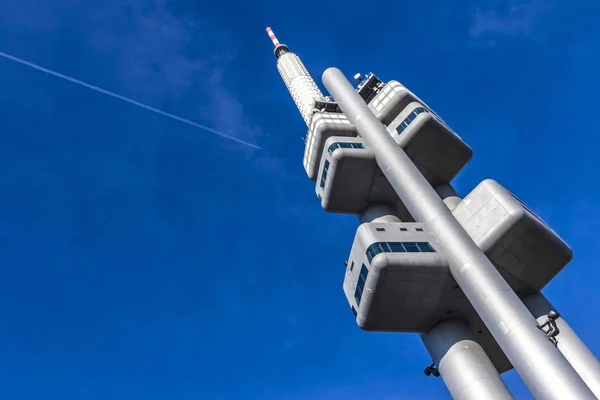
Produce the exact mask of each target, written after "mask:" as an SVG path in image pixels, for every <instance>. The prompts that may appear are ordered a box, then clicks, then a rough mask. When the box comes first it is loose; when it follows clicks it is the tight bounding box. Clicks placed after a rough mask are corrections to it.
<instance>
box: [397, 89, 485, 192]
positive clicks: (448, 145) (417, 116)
mask: <svg viewBox="0 0 600 400" xmlns="http://www.w3.org/2000/svg"><path fill="white" fill-rule="evenodd" d="M388 131H389V132H390V135H391V136H392V137H393V138H394V141H395V142H396V143H398V144H399V145H400V147H402V148H403V149H404V151H405V152H406V154H407V155H408V156H409V157H410V159H411V160H413V162H414V164H415V166H416V167H417V168H418V169H419V171H421V173H422V174H423V176H425V178H427V180H428V181H429V183H431V184H432V185H433V186H437V185H440V184H443V183H449V182H450V181H452V179H454V177H455V176H456V175H458V173H459V172H460V171H461V170H462V169H463V167H464V166H465V165H466V164H467V163H468V162H469V160H470V159H471V157H472V155H473V151H472V150H471V148H470V147H469V146H468V145H467V144H466V143H465V142H464V141H463V140H462V139H461V138H460V137H459V136H458V135H457V134H456V133H454V131H452V130H451V129H450V128H449V127H448V126H447V125H446V124H444V123H443V122H442V121H441V120H440V119H439V118H438V117H437V116H436V115H435V114H434V113H433V111H432V110H430V109H428V108H427V107H425V106H424V105H423V104H421V103H418V102H416V101H415V102H412V103H409V104H408V105H407V106H406V108H404V109H403V110H402V111H401V112H400V113H399V114H398V116H397V117H396V118H394V120H393V121H392V122H391V123H390V124H389V125H388Z"/></svg>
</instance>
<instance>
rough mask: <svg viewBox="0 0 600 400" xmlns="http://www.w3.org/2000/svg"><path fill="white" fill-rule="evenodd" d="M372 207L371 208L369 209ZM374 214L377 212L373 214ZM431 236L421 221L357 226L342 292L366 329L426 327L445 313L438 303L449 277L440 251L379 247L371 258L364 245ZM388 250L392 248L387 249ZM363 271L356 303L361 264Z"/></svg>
mask: <svg viewBox="0 0 600 400" xmlns="http://www.w3.org/2000/svg"><path fill="white" fill-rule="evenodd" d="M373 211H376V210H373ZM375 215H377V214H375ZM435 240H436V239H435V238H434V237H433V236H432V235H431V233H429V229H428V228H427V226H426V225H425V224H421V223H400V222H395V223H387V222H373V223H364V224H361V225H360V226H359V228H358V229H357V231H356V236H355V238H354V243H353V244H352V250H351V252H350V256H349V257H348V262H349V265H348V268H347V269H346V275H345V278H344V286H343V287H344V293H345V295H346V298H347V299H348V302H349V303H350V305H351V306H353V307H354V309H355V310H357V318H356V322H357V324H358V325H359V326H360V328H361V329H363V330H366V331H379V332H381V331H387V332H426V331H428V330H429V329H430V328H431V327H432V326H434V325H435V324H436V323H437V322H438V321H439V320H440V318H443V317H445V316H446V314H445V312H446V310H447V309H448V308H447V306H451V305H449V304H441V303H442V302H441V298H442V295H443V293H444V288H445V287H447V285H452V283H451V282H450V281H452V282H453V281H454V280H453V279H452V277H451V276H450V271H449V270H448V263H447V261H446V258H445V257H444V256H443V254H441V253H439V251H436V252H419V250H418V249H414V250H416V252H391V251H386V252H381V253H379V254H377V255H375V256H374V257H372V259H370V260H369V258H368V257H367V254H366V253H367V249H368V248H369V247H370V246H372V245H377V243H416V242H423V243H429V245H430V246H431V247H432V248H434V249H439V247H440V246H439V244H437V243H435ZM390 250H391V249H390ZM363 265H364V266H365V269H366V270H367V272H368V275H367V279H366V282H365V284H364V291H363V294H362V297H361V302H360V304H358V302H357V300H356V299H355V292H356V286H357V283H358V280H359V275H360V272H361V268H362V266H363Z"/></svg>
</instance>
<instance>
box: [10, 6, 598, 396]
mask: <svg viewBox="0 0 600 400" xmlns="http://www.w3.org/2000/svg"><path fill="white" fill-rule="evenodd" d="M86 3H87V4H86ZM260 3H261V4H258V2H244V1H239V2H236V1H216V2H207V1H197V0H194V1H192V0H171V1H167V0H105V1H102V2H99V1H94V2H92V1H78V0H55V1H46V0H20V1H13V0H0V51H3V52H6V53H9V54H13V55H15V56H17V57H21V58H24V59H26V60H29V61H32V62H35V63H38V64H41V65H43V66H45V67H48V68H52V69H55V70H58V71H59V72H62V73H65V74H68V75H72V76H74V77H76V78H78V79H81V80H84V81H87V82H90V83H92V84H95V85H98V86H100V87H103V88H106V89H108V90H112V91H115V92H117V93H121V94H123V95H125V96H129V97H132V98H135V99H136V100H139V101H142V102H145V103H148V104H150V105H153V106H155V107H158V108H162V109H164V110H166V111H169V112H172V113H175V114H178V115H181V116H183V117H186V118H189V119H192V120H195V121H198V122H200V123H203V124H206V125H209V126H212V127H215V128H217V129H220V130H223V131H225V132H227V133H231V134H233V135H236V136H238V137H240V138H242V139H244V140H248V141H251V142H253V143H257V144H258V145H259V146H262V147H263V148H264V149H263V150H259V151H256V150H253V149H250V148H248V147H244V146H243V145H240V144H237V143H234V142H231V141H227V140H225V139H222V138H219V137H217V136H215V135H212V134H210V133H206V132H203V131H200V130H197V129H194V128H192V127H189V126H186V125H183V124H180V123H178V122H175V121H172V120H169V119H166V118H164V117H161V116H159V115H155V114H152V113H150V112H148V111H145V110H143V109H140V108H136V107H135V106H132V105H129V104H126V103H122V102H120V101H118V100H115V99H112V98H110V97H107V96H104V95H101V94H98V93H95V92H93V91H90V90H88V89H85V88H82V87H79V86H76V85H74V84H71V83H68V82H65V81H62V80H60V79H57V78H55V77H51V76H48V75H45V74H42V73H40V72H38V71H35V70H32V69H29V68H27V67H24V66H22V65H19V64H16V63H13V62H11V61H8V60H4V59H0V87H2V90H1V91H0V106H1V109H2V122H1V125H0V126H1V134H0V185H1V187H2V191H1V195H0V237H1V240H0V265H1V269H0V271H2V273H1V275H0V355H1V356H0V396H1V397H3V398H7V399H15V400H17V399H40V398H42V399H65V400H66V399H103V400H104V399H134V398H139V399H261V400H262V399H264V400H267V399H269V400H270V399H277V400H296V399H310V400H321V399H323V400H325V399H333V400H336V399H344V400H352V399H364V398H369V399H380V400H391V399H424V398H449V396H448V394H447V391H446V389H445V388H444V386H443V383H442V381H441V380H440V379H437V380H435V379H433V378H427V377H425V376H424V375H423V373H422V370H423V367H425V366H426V365H427V364H428V362H429V357H428V355H427V353H426V351H425V349H424V347H423V346H422V344H421V343H420V340H419V338H418V337H417V336H416V335H400V334H377V333H364V332H361V331H360V330H359V329H358V328H357V326H356V324H355V323H354V321H353V318H352V313H351V312H350V310H349V307H348V305H347V303H346V301H345V299H344V297H343V293H342V290H341V284H342V279H343V275H344V266H343V260H345V259H346V257H347V255H348V252H349V250H350V245H351V241H352V238H353V235H354V229H355V228H356V226H357V221H356V218H355V217H353V216H341V215H331V214H327V213H325V212H324V211H322V210H321V209H320V207H319V204H318V202H317V199H316V197H315V195H314V184H313V183H311V182H310V181H309V180H308V179H307V177H306V174H305V172H304V170H303V168H302V153H303V144H302V141H301V140H300V138H301V137H302V136H303V135H304V134H305V128H304V126H303V123H302V119H301V118H300V116H299V114H298V112H297V111H296V109H295V107H294V105H293V102H292V100H291V98H289V96H288V94H287V91H286V89H285V87H284V85H283V83H282V81H281V79H280V77H279V76H278V74H277V71H276V69H275V58H274V57H273V55H272V47H271V43H270V42H269V40H268V37H267V36H266V34H265V32H264V28H265V26H267V25H271V26H272V27H273V29H274V30H275V32H276V33H277V34H278V36H279V37H280V39H281V40H282V41H283V42H285V43H287V44H288V45H289V46H290V47H291V49H292V50H294V51H295V52H297V53H298V54H299V55H300V56H301V57H302V59H303V60H304V62H305V64H306V65H307V67H308V68H309V70H310V71H312V72H313V74H314V75H315V77H316V78H318V80H319V82H320V74H321V72H322V71H323V70H324V69H325V68H327V67H329V66H337V67H339V68H341V69H342V70H343V71H345V72H346V73H347V74H348V75H351V74H353V73H355V72H358V71H360V72H369V71H373V72H375V73H377V74H378V75H379V76H380V77H381V78H383V79H384V80H389V79H398V80H400V81H401V82H403V83H404V84H406V85H407V86H409V87H410V88H411V89H412V90H414V91H415V92H416V93H417V94H418V95H419V96H420V97H422V98H423V99H424V100H425V101H427V102H428V103H429V104H430V105H431V106H432V107H433V108H435V109H436V111H437V112H438V113H439V114H440V115H441V116H442V117H443V118H444V119H445V120H446V121H447V122H448V123H449V124H450V125H451V126H452V127H453V128H454V129H455V130H456V131H457V132H458V133H459V134H460V135H461V136H462V137H463V138H464V139H465V141H466V142H467V143H469V144H470V145H471V146H472V147H473V149H474V152H475V155H474V158H473V160H472V161H471V163H470V164H469V165H468V166H467V168H466V169H465V170H464V171H463V172H462V173H461V175H460V177H459V178H458V179H457V180H456V181H455V185H456V187H457V189H458V190H459V192H460V193H461V194H463V195H465V194H467V193H468V192H469V191H470V190H471V189H472V188H473V187H474V186H475V185H476V184H477V183H478V182H479V181H481V180H482V179H485V178H488V177H493V178H495V179H496V180H498V181H499V182H500V183H502V184H503V185H505V186H506V187H508V188H509V189H510V190H512V191H513V192H515V194H517V195H518V196H519V197H520V198H522V199H523V200H524V201H525V202H527V203H528V204H529V205H530V206H531V207H532V208H533V209H534V210H536V211H537V212H538V213H539V214H540V215H541V216H542V217H543V218H544V219H545V220H546V221H547V222H548V223H549V224H550V225H552V226H553V227H554V228H555V229H556V230H557V232H558V233H559V234H560V235H562V236H563V238H564V239H565V240H566V241H567V242H568V243H569V244H571V245H572V247H573V249H574V253H575V258H574V260H573V262H572V263H571V264H570V265H569V266H568V267H567V268H566V269H565V270H564V271H563V272H562V273H561V274H560V275H559V277H558V279H556V281H555V282H553V283H551V284H550V285H549V286H548V288H547V289H546V290H545V293H546V294H547V295H548V297H549V298H550V299H551V300H552V301H553V302H554V303H555V305H556V306H557V307H558V309H559V310H560V311H561V312H562V313H563V315H564V316H565V317H566V318H567V320H568V321H569V322H570V323H571V324H572V326H573V327H574V328H575V329H576V330H577V332H578V333H579V334H580V336H581V337H582V338H583V339H584V340H585V341H587V343H588V344H589V346H590V348H591V349H592V350H593V351H594V352H595V353H596V354H600V340H599V339H598V336H597V330H598V329H599V328H600V323H599V322H598V321H597V318H592V319H586V317H589V316H590V315H593V313H592V314H590V311H593V310H595V308H596V307H597V305H598V304H599V302H600V293H599V292H598V290H597V287H598V280H599V279H600V271H599V270H598V261H597V260H598V258H599V257H600V246H599V244H600V243H599V240H598V230H599V229H600V190H599V189H598V182H599V181H600V161H599V158H598V156H597V154H598V146H599V144H600V139H598V123H597V115H598V111H597V106H598V100H597V98H598V95H597V94H598V93H599V91H600V78H599V75H598V71H599V70H600V56H599V54H600V30H599V29H598V27H597V19H598V17H599V16H600V6H599V5H598V2H596V1H594V0H586V1H582V0H577V1H569V2H566V1H564V2H559V1H556V0H523V1H512V0H511V1H510V2H509V3H506V2H501V1H491V0H469V1H464V0H460V1H458V0H457V1H451V2H449V1H442V0H434V1H429V2H391V1H390V2H369V3H364V2H358V1H349V2H344V3H343V4H342V3H340V2H335V1H330V0H321V1H318V2H317V1H314V2H299V3H298V4H297V5H295V6H291V5H289V3H286V2H279V3H276V2H273V1H264V2H260ZM319 7H320V10H322V11H318V12H317V10H318V9H319ZM505 377H506V379H507V382H508V384H509V386H510V388H511V389H512V390H513V392H514V394H515V395H516V396H517V398H530V397H529V394H528V392H527V390H526V388H525V387H524V386H523V384H522V383H521V382H520V379H519V378H518V376H517V375H516V374H515V373H514V372H511V373H508V374H506V376H505Z"/></svg>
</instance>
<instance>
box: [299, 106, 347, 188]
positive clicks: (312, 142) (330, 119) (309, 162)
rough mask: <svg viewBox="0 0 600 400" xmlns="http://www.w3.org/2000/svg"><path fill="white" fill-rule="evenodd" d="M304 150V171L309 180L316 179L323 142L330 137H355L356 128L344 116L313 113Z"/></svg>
mask: <svg viewBox="0 0 600 400" xmlns="http://www.w3.org/2000/svg"><path fill="white" fill-rule="evenodd" d="M309 127H310V129H309V130H308V132H307V136H306V141H305V142H306V147H305V148H304V160H303V164H304V169H305V170H306V173H307V174H308V176H309V178H310V179H311V180H315V179H317V174H318V168H319V164H320V163H321V155H322V152H323V146H324V144H325V141H326V140H327V139H329V138H330V137H331V136H356V128H355V127H354V125H352V124H351V123H350V121H348V118H346V116H345V115H344V114H338V113H321V112H317V113H314V114H313V116H312V120H311V122H310V125H309Z"/></svg>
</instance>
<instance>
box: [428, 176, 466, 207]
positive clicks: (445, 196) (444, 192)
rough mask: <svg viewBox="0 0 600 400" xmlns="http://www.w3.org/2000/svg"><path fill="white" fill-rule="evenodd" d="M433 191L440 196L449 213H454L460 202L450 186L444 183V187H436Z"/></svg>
mask: <svg viewBox="0 0 600 400" xmlns="http://www.w3.org/2000/svg"><path fill="white" fill-rule="evenodd" d="M435 191H436V193H437V194H439V195H440V197H441V198H442V201H443V202H444V204H445V205H446V207H448V208H449V209H450V211H454V209H455V208H456V207H458V204H459V203H460V202H461V201H462V199H461V198H460V196H459V195H458V193H456V190H454V188H453V187H452V185H450V184H449V183H446V184H444V185H440V186H436V187H435Z"/></svg>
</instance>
